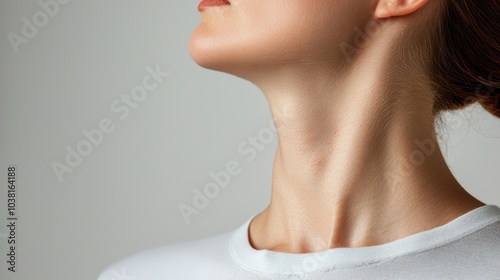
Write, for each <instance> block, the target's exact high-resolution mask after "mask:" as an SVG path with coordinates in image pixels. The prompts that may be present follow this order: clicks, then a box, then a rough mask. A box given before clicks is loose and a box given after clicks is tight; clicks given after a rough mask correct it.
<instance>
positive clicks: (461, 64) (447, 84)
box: [431, 0, 500, 118]
mask: <svg viewBox="0 0 500 280" xmlns="http://www.w3.org/2000/svg"><path fill="white" fill-rule="evenodd" d="M443 1H444V7H443V14H442V15H441V16H442V17H441V19H440V24H441V26H438V28H437V29H438V30H439V34H438V35H437V37H436V38H437V42H435V43H437V44H435V45H434V47H435V49H434V50H433V52H432V53H433V59H432V65H431V75H432V77H431V79H433V80H434V82H435V84H436V86H437V95H436V101H435V103H434V112H435V113H437V112H439V111H443V110H454V109H460V108H463V107H465V106H467V105H470V104H472V103H474V102H476V101H477V102H479V103H480V104H481V105H482V106H483V107H484V108H485V109H486V110H488V112H490V113H491V114H493V115H495V116H497V117H499V118H500V0H443Z"/></svg>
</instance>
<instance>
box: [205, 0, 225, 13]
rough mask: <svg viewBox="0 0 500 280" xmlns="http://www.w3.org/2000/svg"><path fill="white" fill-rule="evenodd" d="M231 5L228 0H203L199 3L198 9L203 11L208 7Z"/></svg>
mask: <svg viewBox="0 0 500 280" xmlns="http://www.w3.org/2000/svg"><path fill="white" fill-rule="evenodd" d="M224 5H231V3H229V2H228V1H227V0H203V1H201V3H200V5H198V11H200V12H203V11H204V10H205V9H206V8H207V7H212V6H224Z"/></svg>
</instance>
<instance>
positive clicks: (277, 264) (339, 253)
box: [230, 204, 500, 277]
mask: <svg viewBox="0 0 500 280" xmlns="http://www.w3.org/2000/svg"><path fill="white" fill-rule="evenodd" d="M258 214H259V213H256V214H254V215H252V217H251V218H249V219H248V220H247V221H246V222H245V223H244V224H243V225H241V226H240V227H239V228H237V229H236V230H235V231H234V232H233V234H232V237H231V240H230V254H231V256H232V258H233V260H234V261H235V262H237V263H238V264H239V265H240V266H241V267H243V268H244V269H246V270H249V271H251V272H253V273H256V274H260V275H266V276H269V275H272V276H274V277H279V276H282V277H289V276H291V275H296V276H297V275H299V276H303V275H307V274H316V273H322V272H325V271H328V270H333V269H349V268H356V267H360V266H367V265H370V264H375V263H378V262H382V261H385V260H389V259H393V258H397V257H401V256H404V255H408V254H414V253H418V252H422V251H425V250H429V249H432V248H436V247H439V246H443V245H446V244H449V243H450V242H453V241H455V240H458V239H460V238H463V237H465V236H467V235H469V234H471V233H473V232H475V231H477V230H479V229H481V228H484V227H486V226H488V225H490V224H493V223H495V222H498V221H500V207H498V206H496V205H493V204H486V205H483V206H480V207H478V208H475V209H473V210H471V211H469V212H467V213H465V214H462V215H461V216H459V217H457V218H455V219H454V220H452V221H450V222H448V223H446V224H444V225H441V226H439V227H436V228H433V229H430V230H426V231H423V232H419V233H416V234H412V235H409V236H406V237H404V238H401V239H398V240H395V241H391V242H388V243H384V244H380V245H375V246H367V247H355V248H332V249H328V250H325V251H320V252H315V253H304V254H296V253H285V252H276V251H270V250H266V249H264V250H257V249H255V248H253V247H252V246H251V245H250V242H249V239H248V227H249V225H250V222H251V221H252V220H253V218H255V216H257V215H258Z"/></svg>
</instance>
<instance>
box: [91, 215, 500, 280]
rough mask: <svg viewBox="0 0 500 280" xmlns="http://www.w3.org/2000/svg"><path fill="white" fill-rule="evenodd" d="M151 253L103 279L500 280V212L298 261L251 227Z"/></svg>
mask: <svg viewBox="0 0 500 280" xmlns="http://www.w3.org/2000/svg"><path fill="white" fill-rule="evenodd" d="M256 215H257V214H255V215H254V216H252V217H251V218H250V219H248V220H247V221H246V222H245V223H244V224H243V225H242V226H240V227H238V228H237V229H235V230H233V231H230V232H227V233H224V234H220V235H216V236H212V237H208V238H203V239H198V240H194V241H185V242H180V243H174V244H169V245H165V246H162V247H157V248H152V249H146V250H143V251H141V252H138V253H136V254H133V255H131V256H128V257H126V258H123V259H121V260H118V261H116V262H115V263H113V264H112V265H110V266H109V267H107V268H106V269H105V270H104V271H103V272H101V274H100V275H99V277H98V280H178V279H182V280H184V279H186V280H198V279H206V280H208V279H210V280H212V279H213V280H226V279H231V280H259V279H311V280H313V279H314V280H326V279H328V280H331V279H418V280H422V279H500V207H498V206H496V205H484V206H481V207H479V208H476V209H474V210H472V211H469V212H468V213H466V214H463V215H462V216H460V217H458V218H456V219H454V220H453V221H451V222H449V223H447V224H445V225H442V226H440V227H437V228H433V229H430V230H427V231H424V232H420V233H416V234H413V235H410V236H407V237H404V238H401V239H398V240H395V241H392V242H389V243H385V244H381V245H376V246H367V247H356V248H332V249H328V250H325V251H321V252H315V253H306V254H294V253H284V252H274V251H269V250H256V249H254V248H253V247H252V246H251V245H250V243H249V241H248V225H249V223H250V221H251V220H252V219H253V217H255V216H256Z"/></svg>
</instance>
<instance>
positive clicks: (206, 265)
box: [97, 231, 232, 280]
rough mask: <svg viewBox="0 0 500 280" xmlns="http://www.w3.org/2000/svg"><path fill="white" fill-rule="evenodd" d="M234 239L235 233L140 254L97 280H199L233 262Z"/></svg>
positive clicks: (133, 255) (132, 256)
mask: <svg viewBox="0 0 500 280" xmlns="http://www.w3.org/2000/svg"><path fill="white" fill-rule="evenodd" d="M231 235H232V231H231V232H226V233H223V234H218V235H213V236H210V237H205V238H200V239H196V240H190V241H183V242H177V243H172V244H168V245H163V246H160V247H154V248H149V249H145V250H142V251H139V252H137V253H134V254H132V255H130V256H126V257H124V258H122V259H119V260H117V261H115V262H113V263H112V264H111V265H109V266H107V267H106V268H105V269H104V270H103V271H102V272H101V273H100V274H99V276H98V278H97V280H124V279H148V280H160V279H161V280H165V279H198V278H196V277H199V275H197V274H196V273H199V272H197V271H205V272H206V271H207V270H210V269H214V267H217V266H218V265H219V264H221V263H225V262H226V260H227V259H228V258H230V256H229V253H228V252H229V247H228V246H229V240H230V238H231ZM219 267H220V266H219ZM190 275H192V278H189V277H188V278H185V277H187V276H190ZM181 276H182V278H180V277H181Z"/></svg>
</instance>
